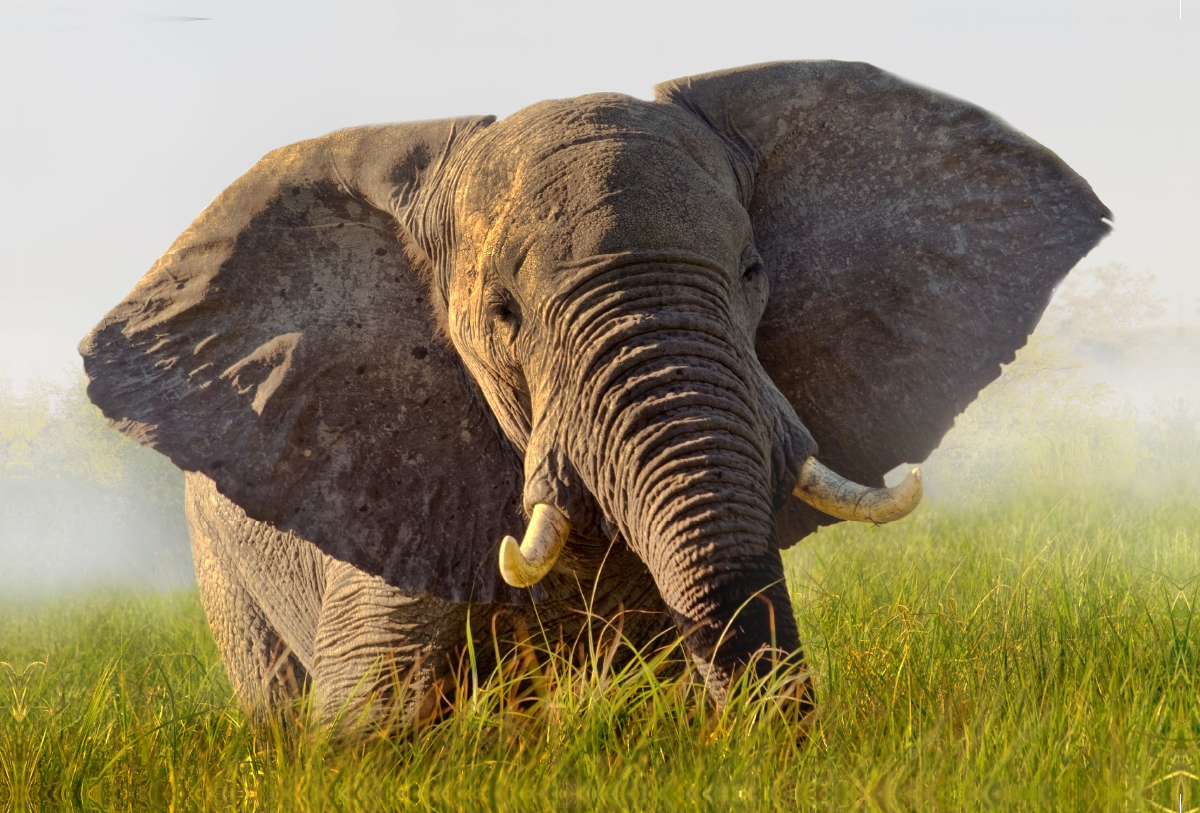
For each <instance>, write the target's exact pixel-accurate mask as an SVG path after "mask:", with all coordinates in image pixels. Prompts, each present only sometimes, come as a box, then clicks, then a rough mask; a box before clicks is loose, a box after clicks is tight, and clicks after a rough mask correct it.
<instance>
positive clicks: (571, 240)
mask: <svg viewBox="0 0 1200 813" xmlns="http://www.w3.org/2000/svg"><path fill="white" fill-rule="evenodd" d="M588 98H590V97H585V100H586V99H588ZM567 101H568V102H570V103H571V104H567V103H553V104H551V103H547V108H546V109H537V110H534V111H533V112H532V113H530V114H528V115H524V116H522V117H521V119H519V120H517V121H511V120H506V122H505V124H506V125H507V127H506V131H505V132H500V133H497V134H495V135H492V134H489V135H492V141H491V143H490V144H488V145H486V147H485V149H483V150H481V152H480V159H481V160H479V161H478V163H477V166H476V171H474V172H472V173H470V177H469V178H468V180H467V182H466V183H465V184H463V186H462V187H461V188H460V194H459V196H458V209H459V222H460V224H461V225H462V228H461V229H460V236H461V238H462V239H464V241H465V242H466V243H467V245H464V246H463V248H467V249H468V250H469V251H472V252H478V253H483V254H486V255H488V256H494V255H497V254H501V253H508V252H510V251H511V252H513V253H519V254H520V255H521V256H523V257H524V256H528V255H529V254H530V253H531V252H532V253H535V254H541V255H548V256H545V259H552V260H557V261H576V260H581V259H586V258H588V257H592V256H595V255H600V254H612V253H620V252H630V251H634V252H636V251H663V250H684V251H689V252H695V253H701V254H704V255H705V256H709V257H711V258H712V259H715V260H722V261H724V260H725V259H726V257H725V255H727V254H728V253H729V251H731V250H733V251H737V250H739V249H740V246H738V247H737V248H733V249H731V245H732V244H734V243H738V241H739V240H741V239H742V236H743V235H744V234H745V233H746V232H747V231H748V218H747V216H746V213H745V210H744V209H743V208H742V206H741V204H740V203H739V202H738V200H737V185H736V180H735V177H734V173H733V169H732V167H731V165H730V162H729V159H728V157H727V155H726V153H725V151H724V149H723V147H722V146H721V144H720V142H719V141H717V140H716V139H715V138H713V137H712V136H711V134H706V133H704V132H702V131H700V130H699V129H698V128H697V126H696V125H695V123H694V122H692V121H690V120H688V119H681V117H680V116H679V115H678V113H676V112H675V111H672V110H664V109H662V107H663V106H661V105H653V104H650V103H646V102H639V101H637V100H631V99H628V98H627V97H614V96H611V95H605V96H603V97H601V98H600V101H599V103H596V104H587V105H581V104H579V102H580V101H581V100H567ZM656 108H657V109H656ZM524 112H525V111H523V113H524ZM533 113H536V114H537V115H533ZM518 115H519V116H520V115H521V114H518ZM514 119H517V117H514ZM518 125H521V126H522V127H523V128H524V129H521V130H520V131H519V133H520V135H521V137H516V136H517V135H518V129H517V126H518ZM499 126H500V125H497V127H499Z"/></svg>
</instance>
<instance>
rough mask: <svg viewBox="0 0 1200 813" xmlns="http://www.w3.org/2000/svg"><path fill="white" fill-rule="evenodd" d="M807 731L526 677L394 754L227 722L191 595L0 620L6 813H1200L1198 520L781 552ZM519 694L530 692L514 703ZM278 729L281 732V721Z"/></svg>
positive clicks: (1087, 509) (1029, 499)
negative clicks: (727, 812)
mask: <svg viewBox="0 0 1200 813" xmlns="http://www.w3.org/2000/svg"><path fill="white" fill-rule="evenodd" d="M787 563H788V568H789V571H790V572H789V582H790V584H791V586H792V590H793V597H794V601H795V606H796V611H797V616H798V618H799V621H800V627H801V632H802V636H803V638H804V640H805V642H806V647H807V651H808V653H809V657H810V661H811V664H812V667H813V670H814V673H815V676H816V682H817V687H818V695H819V709H818V711H817V712H816V713H815V715H814V716H813V718H812V719H811V720H810V722H809V725H808V727H807V731H806V733H805V731H804V730H803V729H802V727H801V726H798V725H797V723H796V721H795V720H789V719H786V718H785V717H784V716H781V715H780V714H779V713H777V712H776V710H775V706H774V704H773V703H772V702H771V700H770V698H769V697H768V698H766V699H751V698H749V697H748V696H746V695H745V694H742V695H739V696H737V697H735V698H734V700H733V701H732V702H731V703H730V705H729V707H728V708H726V709H725V710H724V711H723V712H721V713H719V714H718V713H715V712H713V711H711V710H710V709H709V708H708V707H706V705H705V704H704V701H703V697H702V693H701V691H700V690H699V689H698V688H697V687H696V686H694V685H693V684H692V683H690V682H689V681H688V680H687V679H686V678H670V679H664V678H661V677H659V676H658V672H659V670H658V669H657V666H658V664H657V663H656V661H655V660H654V659H652V658H648V659H635V660H634V661H633V662H632V664H631V665H630V666H628V667H624V668H622V669H619V670H614V669H611V668H609V669H606V668H605V661H604V658H603V655H604V652H603V650H601V651H600V653H599V654H598V655H597V657H596V658H595V659H593V660H592V661H591V662H590V663H588V664H586V665H585V666H583V667H580V666H577V665H572V664H570V663H567V662H566V661H564V660H562V659H553V658H552V659H550V660H549V662H548V663H544V664H543V665H541V666H539V667H537V674H536V679H535V680H533V681H532V682H530V681H528V680H526V681H524V682H518V678H519V677H521V675H520V674H519V672H520V671H521V669H523V668H524V667H522V665H521V664H520V663H513V664H510V667H509V669H508V670H506V671H505V672H504V673H502V674H501V675H498V676H495V677H493V678H491V679H490V680H489V681H488V682H486V683H485V685H484V686H483V687H481V689H480V690H479V691H478V692H477V693H476V694H475V696H474V697H473V698H472V699H470V700H460V701H459V702H458V709H457V712H456V713H455V714H453V715H451V716H449V717H448V718H446V719H444V720H442V721H440V722H437V723H434V724H431V725H429V726H427V727H425V728H424V729H422V730H420V731H419V732H417V733H416V734H414V735H412V736H409V737H403V738H385V737H370V736H368V737H365V738H362V739H357V740H354V741H338V740H336V739H335V738H333V737H332V736H330V735H329V734H327V733H326V732H323V731H321V730H320V729H317V728H314V727H311V726H306V725H304V724H303V722H302V718H303V715H304V713H305V710H304V709H303V708H300V709H297V710H296V712H295V714H294V715H293V716H292V719H289V720H284V721H282V722H280V721H276V722H263V721H255V720H252V719H249V718H247V717H246V716H245V715H244V714H242V713H241V712H240V711H239V710H238V709H237V708H236V705H235V704H234V702H233V698H232V694H231V691H230V688H229V685H228V683H227V681H226V678H225V675H224V673H223V671H222V669H221V667H220V664H219V661H218V658H217V653H216V651H215V648H214V646H213V643H212V641H211V639H210V636H209V634H208V631H207V628H206V626H205V622H204V618H203V614H202V612H201V609H200V606H199V602H198V600H197V598H196V596H195V595H194V594H192V593H182V594H177V595H171V596H165V597H164V596H155V595H145V594H129V595H125V594H109V595H104V596H93V597H86V598H75V599H61V600H59V601H55V602H47V603H41V604H32V605H0V613H2V615H0V660H2V661H4V662H5V663H6V664H8V666H4V667H0V691H3V692H4V695H5V696H4V697H3V699H0V808H2V809H7V810H23V809H40V810H51V809H85V810H106V811H107V810H142V809H168V808H169V809H173V810H190V809H211V810H223V811H226V810H296V811H307V810H320V809H339V810H357V809H362V810H379V809H426V810H439V811H440V810H475V809H494V810H500V811H510V810H511V811H529V810H710V809H711V810H721V809H731V808H737V809H777V808H778V809H793V808H798V809H822V810H824V809H835V808H836V809H842V808H846V809H861V810H874V809H918V808H920V809H927V808H930V807H935V808H945V809H967V808H975V809H978V808H990V807H995V808H998V809H1027V810H1046V809H1066V810H1131V809H1132V810H1139V809H1141V810H1178V809H1179V807H1180V804H1182V807H1183V809H1184V810H1187V809H1196V808H1197V807H1198V806H1200V781H1198V780H1197V778H1196V777H1197V775H1198V774H1200V612H1198V611H1197V608H1198V604H1197V602H1198V601H1200V508H1198V507H1197V505H1196V504H1195V503H1194V502H1191V501H1187V500H1180V501H1177V502H1171V501H1161V500H1160V501H1154V502H1144V501H1136V500H1128V501H1122V500H1121V499H1119V498H1117V497H1114V495H1113V494H1112V493H1104V492H1102V491H1092V492H1090V493H1088V494H1087V495H1084V494H1082V493H1078V492H1077V493H1068V494H1067V495H1066V496H1061V495H1060V496H1055V497H1042V496H1038V495H1036V494H1033V495H1030V494H1027V495H1026V496H1023V497H1021V498H1019V499H1015V500H1011V501H1008V502H1006V503H1004V504H995V505H991V506H990V507H987V508H982V507H977V508H975V509H973V510H971V511H969V512H955V511H952V510H949V509H946V508H939V507H938V506H936V505H927V506H924V507H923V508H922V509H921V510H920V511H919V512H917V513H916V514H915V515H914V516H913V517H911V518H909V519H908V520H906V521H904V522H902V523H899V524H897V525H895V526H891V527H886V528H867V529H864V528H861V527H850V526H840V527H838V528H835V529H829V530H825V531H822V532H821V533H819V534H818V535H817V536H815V537H813V538H810V539H809V540H806V541H805V542H803V543H801V545H799V546H798V547H797V548H795V549H793V550H792V551H790V552H789V553H788V554H787ZM530 685H533V686H535V687H536V689H537V691H536V692H533V693H532V694H531V693H530V692H528V691H524V692H521V691H518V689H519V688H520V687H526V688H527V687H528V686H530ZM298 721H299V722H298Z"/></svg>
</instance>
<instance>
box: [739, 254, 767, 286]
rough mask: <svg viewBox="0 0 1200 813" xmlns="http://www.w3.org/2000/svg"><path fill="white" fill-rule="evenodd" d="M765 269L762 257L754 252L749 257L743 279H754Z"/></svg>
mask: <svg viewBox="0 0 1200 813" xmlns="http://www.w3.org/2000/svg"><path fill="white" fill-rule="evenodd" d="M763 270H764V269H763V262H762V259H761V258H760V257H759V256H758V255H757V254H754V255H752V256H750V257H749V258H747V262H746V265H745V270H743V271H742V279H744V280H747V281H749V280H752V279H754V278H755V277H758V276H759V275H761V274H762V273H763Z"/></svg>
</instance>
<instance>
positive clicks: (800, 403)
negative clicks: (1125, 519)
mask: <svg viewBox="0 0 1200 813" xmlns="http://www.w3.org/2000/svg"><path fill="white" fill-rule="evenodd" d="M655 99H656V100H657V101H659V102H663V103H668V104H673V105H676V106H678V107H680V108H683V109H684V110H687V111H689V112H690V113H692V114H693V115H695V116H697V117H698V118H700V119H701V120H702V121H704V122H705V123H707V124H708V125H709V126H710V127H712V128H713V129H714V130H715V131H716V132H717V133H718V135H719V136H720V137H721V139H722V140H723V141H724V143H725V145H726V147H727V149H728V151H729V153H730V155H731V157H732V159H733V161H734V163H735V167H737V168H738V169H739V170H741V171H740V172H739V175H740V176H741V177H742V178H743V179H744V180H747V183H745V184H744V186H745V188H744V189H742V190H741V193H742V196H743V198H744V200H743V202H744V203H745V205H746V208H747V210H748V211H749V213H750V217H751V220H752V222H753V227H754V234H755V239H756V241H757V245H758V250H759V252H760V254H761V255H762V257H763V260H764V264H765V266H766V269H767V273H768V275H769V277H770V282H771V299H770V304H769V305H768V307H767V312H766V315H765V316H764V318H763V321H762V324H761V326H760V328H759V332H758V337H757V350H758V355H759V358H760V360H761V361H762V364H763V367H764V368H765V369H766V371H767V373H768V374H769V375H770V376H771V378H772V379H773V380H774V381H775V383H776V385H777V386H778V387H779V389H780V390H781V391H782V392H783V393H784V395H786V396H787V398H788V399H789V400H790V401H791V403H792V405H793V406H794V407H795V409H796V412H797V414H798V415H799V416H800V418H801V420H803V421H804V423H805V425H806V426H807V427H808V428H809V430H810V431H811V432H812V434H813V436H814V438H815V439H816V440H817V443H818V445H819V448H820V455H821V457H822V459H823V461H824V462H825V463H827V464H829V465H830V466H831V467H832V468H834V469H835V470H837V471H839V472H840V473H841V474H843V475H845V476H847V477H851V478H853V479H855V480H858V481H860V482H863V483H872V484H880V483H881V482H882V477H883V474H884V473H885V472H887V471H889V470H890V469H892V468H894V467H895V466H897V465H899V464H901V463H905V462H908V463H912V462H918V461H921V460H924V459H925V457H926V456H928V455H929V453H930V452H931V451H933V449H934V448H935V447H936V446H937V444H938V443H939V442H940V440H941V438H942V436H943V435H944V434H945V433H946V432H947V431H948V430H949V429H950V427H951V426H952V425H953V423H954V417H955V416H956V415H957V414H958V413H960V412H961V411H962V410H963V409H964V408H966V406H967V404H969V403H970V402H971V401H972V400H973V399H974V398H975V396H976V394H978V392H979V391H980V390H981V389H982V388H983V387H985V386H986V385H987V384H988V383H989V382H991V381H993V380H994V379H995V378H996V377H997V376H998V375H999V374H1000V364H1002V363H1007V362H1009V361H1012V359H1013V357H1014V353H1015V352H1016V350H1017V349H1018V348H1020V347H1021V346H1023V345H1024V344H1025V341H1026V338H1027V337H1028V335H1029V334H1030V333H1031V332H1032V331H1033V329H1034V327H1035V326H1036V325H1037V322H1038V319H1039V318H1040V317H1041V314H1042V311H1043V310H1044V309H1045V308H1046V305H1047V303H1048V302H1049V300H1050V296H1051V294H1052V292H1053V290H1054V287H1055V285H1057V284H1058V283H1059V282H1060V281H1061V280H1062V278H1063V277H1064V276H1065V275H1066V273H1067V272H1068V271H1069V270H1070V269H1071V267H1072V266H1074V265H1075V263H1077V262H1078V261H1079V260H1080V258H1082V257H1083V256H1084V255H1085V254H1087V252H1088V251H1090V250H1091V249H1092V247H1093V246H1095V245H1096V243H1097V242H1099V240H1100V239H1101V238H1102V237H1103V236H1104V235H1105V234H1106V233H1107V232H1108V230H1109V225H1108V224H1107V223H1105V222H1104V221H1103V220H1102V218H1106V217H1110V213H1109V211H1108V209H1106V208H1105V206H1104V205H1103V204H1102V203H1101V202H1100V201H1099V200H1097V198H1096V196H1095V195H1094V194H1093V193H1092V190H1091V188H1090V187H1089V186H1088V184H1087V182H1085V181H1084V180H1083V179H1082V178H1081V177H1079V175H1077V174H1076V173H1075V172H1073V171H1072V170H1071V168H1070V167H1068V166H1067V165H1066V164H1065V163H1063V161H1062V160H1061V159H1060V158H1059V157H1058V156H1057V155H1055V154H1054V153H1053V152H1051V151H1050V150H1048V149H1046V148H1045V147H1043V146H1041V145H1040V144H1038V143H1037V142H1035V141H1033V140H1032V139H1030V138H1028V137H1027V136H1025V135H1023V134H1021V133H1019V132H1017V131H1016V130H1014V129H1013V128H1012V127H1010V126H1009V125H1007V124H1005V123H1004V122H1003V121H1001V120H1000V119H999V118H997V117H995V116H993V115H990V114H988V113H987V112H985V111H983V110H980V109H979V108H977V107H974V106H973V105H970V104H967V103H966V102H963V101H960V100H958V99H954V98H952V97H949V96H945V95H942V94H939V93H935V92H933V91H931V90H927V89H925V88H922V87H918V86H916V85H912V84H909V83H907V82H904V81H902V80H900V79H898V78H896V77H895V76H892V75H890V74H887V73H885V72H883V71H880V70H878V69H877V68H873V67H871V66H870V65H865V64H862V63H851V62H784V63H769V64H763V65H756V66H750V67H746V68H737V69H734V70H730V71H723V72H720V73H712V74H707V75H704V76H694V77H690V78H686V79H677V80H675V81H672V82H667V83H665V84H662V85H659V86H658V87H657V88H656V89H655Z"/></svg>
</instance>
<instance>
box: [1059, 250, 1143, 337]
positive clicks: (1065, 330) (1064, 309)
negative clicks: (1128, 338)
mask: <svg viewBox="0 0 1200 813" xmlns="http://www.w3.org/2000/svg"><path fill="white" fill-rule="evenodd" d="M1154 283H1155V276H1154V275H1153V274H1151V273H1149V272H1147V271H1131V270H1130V269H1129V268H1128V267H1127V266H1126V265H1125V264H1124V263H1109V264H1108V265H1103V266H1096V267H1093V268H1084V269H1082V270H1076V271H1072V272H1071V273H1070V274H1068V275H1067V278H1066V280H1065V281H1064V282H1063V284H1062V285H1061V286H1059V288H1058V290H1057V291H1056V292H1055V294H1054V299H1053V300H1052V301H1051V303H1050V307H1048V308H1047V309H1046V313H1045V315H1044V316H1043V317H1042V322H1041V324H1040V325H1039V329H1040V330H1041V331H1043V332H1047V333H1053V334H1055V335H1058V336H1064V337H1069V338H1074V339H1082V340H1093V341H1095V340H1100V341H1106V340H1110V339H1113V338H1115V337H1116V336H1118V335H1119V334H1121V333H1123V332H1126V331H1130V330H1139V329H1142V328H1146V327H1151V326H1153V325H1154V324H1156V323H1158V322H1159V321H1161V320H1162V318H1163V317H1164V316H1165V315H1166V313H1167V308H1166V305H1165V302H1166V298H1165V297H1161V296H1158V295H1157V294H1155V293H1154Z"/></svg>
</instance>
